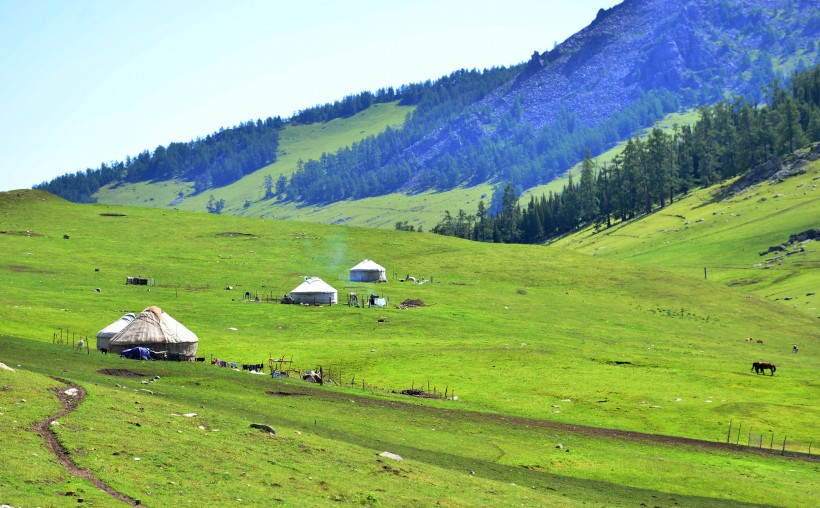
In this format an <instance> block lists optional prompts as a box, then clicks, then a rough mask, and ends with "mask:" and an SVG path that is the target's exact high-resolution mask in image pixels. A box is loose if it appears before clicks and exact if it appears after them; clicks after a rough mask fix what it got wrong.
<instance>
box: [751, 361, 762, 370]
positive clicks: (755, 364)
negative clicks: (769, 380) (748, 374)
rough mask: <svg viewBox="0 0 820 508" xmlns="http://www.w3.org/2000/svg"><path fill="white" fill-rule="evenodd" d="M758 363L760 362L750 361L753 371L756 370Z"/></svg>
mask: <svg viewBox="0 0 820 508" xmlns="http://www.w3.org/2000/svg"><path fill="white" fill-rule="evenodd" d="M758 365H760V362H754V363H752V370H753V371H755V372H757V366H758Z"/></svg>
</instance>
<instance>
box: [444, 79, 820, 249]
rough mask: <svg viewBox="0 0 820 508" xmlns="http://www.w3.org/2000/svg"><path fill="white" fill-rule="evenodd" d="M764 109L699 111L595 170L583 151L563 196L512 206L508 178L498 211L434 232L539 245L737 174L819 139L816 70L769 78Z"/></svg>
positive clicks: (743, 106)
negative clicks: (786, 80)
mask: <svg viewBox="0 0 820 508" xmlns="http://www.w3.org/2000/svg"><path fill="white" fill-rule="evenodd" d="M765 97H766V103H765V105H763V106H757V105H756V104H753V103H750V102H748V101H747V100H746V99H745V98H743V97H741V98H738V99H735V100H733V101H722V102H720V103H718V104H716V105H714V106H705V107H702V108H700V110H699V113H700V120H699V121H697V122H696V123H695V124H693V125H691V126H683V127H680V128H678V127H675V128H674V129H673V130H672V131H671V132H666V131H664V130H662V129H659V128H654V129H652V131H651V132H650V133H649V135H648V136H647V137H646V138H645V139H641V138H639V137H635V138H632V139H630V140H629V141H628V142H627V144H626V147H625V148H624V150H623V152H622V153H621V154H619V155H618V156H617V157H615V158H614V160H613V162H612V164H609V165H602V166H601V167H596V164H595V163H594V162H593V160H592V158H591V155H590V152H589V151H587V152H586V154H585V157H584V160H583V163H582V170H581V175H580V181H579V182H578V183H577V184H576V183H574V181H573V179H572V178H570V179H569V182H568V183H567V185H566V186H565V187H564V189H563V190H562V192H559V193H555V194H554V193H549V195H548V196H545V195H542V196H541V198H540V199H537V198H535V197H534V196H533V197H532V198H531V199H530V202H529V203H528V204H527V206H526V207H524V208H522V207H520V206H519V205H518V197H517V195H516V190H515V187H514V185H513V184H511V183H508V184H507V185H506V186H505V187H504V188H503V192H502V193H501V196H502V197H501V200H500V201H501V204H500V210H499V211H498V212H496V213H494V214H492V215H490V214H488V212H487V209H486V208H485V204H484V202H483V201H480V202H479V204H478V210H477V211H476V213H475V214H474V215H471V214H467V213H465V212H464V211H463V210H459V213H458V214H457V215H456V216H455V217H454V216H452V215H451V214H450V212H449V211H448V212H446V213H445V215H444V217H443V218H442V220H441V221H440V222H439V223H438V224H437V225H436V226H435V227H433V228H432V232H434V233H437V234H442V235H448V236H457V237H460V238H466V239H471V240H477V241H485V242H504V243H540V242H543V241H545V240H548V239H550V238H553V237H556V236H559V235H562V234H565V233H567V232H570V231H573V230H575V229H577V228H578V227H580V226H584V225H588V224H595V225H596V226H597V227H610V226H611V224H612V221H613V220H621V221H625V220H629V219H632V218H635V217H637V216H639V215H642V214H647V213H651V212H652V211H654V210H656V209H658V208H663V207H665V206H666V204H667V203H672V201H673V200H674V199H675V196H678V195H681V194H685V193H687V192H688V191H689V190H690V189H692V188H694V187H695V186H708V185H713V184H715V183H717V182H720V181H723V180H725V179H728V178H732V177H734V176H737V175H739V174H741V173H743V172H745V171H747V170H749V169H751V168H752V167H754V166H756V165H757V164H760V163H763V162H766V161H768V160H769V159H771V158H773V157H776V156H780V155H784V154H787V153H790V152H792V151H794V150H796V149H798V148H800V147H802V146H804V145H805V144H807V143H810V142H815V141H820V67H815V68H813V69H810V70H807V71H803V72H800V73H796V74H795V75H793V77H792V79H791V82H790V84H789V85H788V86H785V87H784V86H781V85H780V83H779V82H778V81H776V80H775V81H773V82H772V83H771V84H770V85H769V86H768V88H767V89H766V91H765Z"/></svg>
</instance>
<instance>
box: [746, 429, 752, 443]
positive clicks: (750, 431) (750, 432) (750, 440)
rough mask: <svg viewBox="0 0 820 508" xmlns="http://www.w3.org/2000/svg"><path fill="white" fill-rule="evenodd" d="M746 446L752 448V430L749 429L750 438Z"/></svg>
mask: <svg viewBox="0 0 820 508" xmlns="http://www.w3.org/2000/svg"><path fill="white" fill-rule="evenodd" d="M746 446H747V447H749V446H752V428H751V427H749V438H748V439H747V440H746Z"/></svg>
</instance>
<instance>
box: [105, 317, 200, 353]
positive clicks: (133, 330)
mask: <svg viewBox="0 0 820 508" xmlns="http://www.w3.org/2000/svg"><path fill="white" fill-rule="evenodd" d="M198 345H199V338H197V336H196V334H195V333H194V332H192V331H191V330H189V329H187V328H185V326H184V325H182V323H180V322H179V321H177V320H176V319H174V318H172V317H171V316H170V315H169V314H168V313H167V312H163V311H162V309H160V308H159V307H154V306H151V307H148V308H147V309H145V310H144V311H142V312H140V314H139V316H137V317H136V318H134V320H133V321H132V322H131V323H129V324H128V325H126V326H125V328H123V329H122V330H121V331H120V332H119V333H118V334H117V335H115V336H114V337H112V338H111V341H110V342H109V348H108V350H109V351H111V352H112V353H115V354H119V353H122V352H123V351H125V350H126V349H131V348H133V347H145V348H148V349H151V350H153V351H165V352H167V353H168V358H169V359H172V360H177V359H178V360H190V361H193V360H194V359H195V358H196V351H197V347H198Z"/></svg>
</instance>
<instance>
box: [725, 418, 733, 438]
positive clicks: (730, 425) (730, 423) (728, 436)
mask: <svg viewBox="0 0 820 508" xmlns="http://www.w3.org/2000/svg"><path fill="white" fill-rule="evenodd" d="M731 440H732V420H729V432H727V433H726V442H727V443H728V442H729V441H731Z"/></svg>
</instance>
